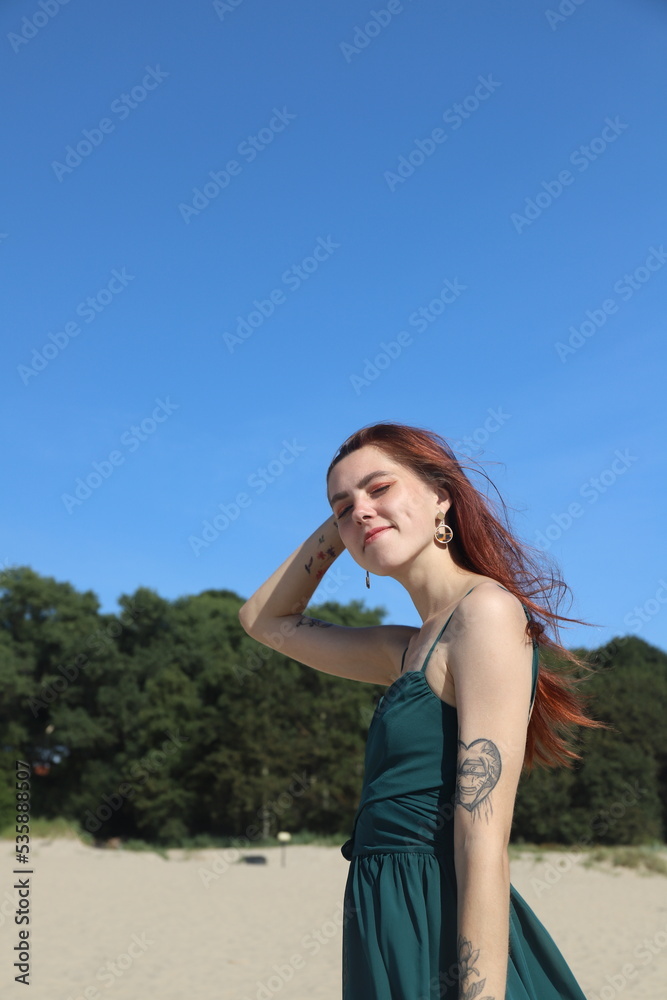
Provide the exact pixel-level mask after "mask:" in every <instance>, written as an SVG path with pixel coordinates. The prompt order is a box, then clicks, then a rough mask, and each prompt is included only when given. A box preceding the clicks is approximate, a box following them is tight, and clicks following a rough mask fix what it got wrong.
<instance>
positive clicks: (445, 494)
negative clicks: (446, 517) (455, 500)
mask: <svg viewBox="0 0 667 1000" xmlns="http://www.w3.org/2000/svg"><path fill="white" fill-rule="evenodd" d="M435 496H436V503H437V505H438V510H441V511H442V512H443V514H446V513H447V511H448V510H449V508H450V507H451V505H452V498H451V495H450V493H449V491H448V490H446V489H444V487H440V486H439V487H438V488H437V490H436V492H435Z"/></svg>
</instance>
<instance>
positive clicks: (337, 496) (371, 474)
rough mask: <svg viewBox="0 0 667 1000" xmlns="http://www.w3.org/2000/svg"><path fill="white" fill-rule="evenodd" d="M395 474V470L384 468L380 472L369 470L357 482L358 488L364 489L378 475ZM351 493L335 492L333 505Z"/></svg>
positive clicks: (331, 502)
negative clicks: (384, 469) (385, 470)
mask: <svg viewBox="0 0 667 1000" xmlns="http://www.w3.org/2000/svg"><path fill="white" fill-rule="evenodd" d="M393 475H394V473H393V472H382V470H380V471H378V472H369V473H368V475H367V476H364V477H363V478H362V479H360V480H359V482H358V483H357V489H358V490H361V489H363V488H364V486H366V485H367V484H368V483H370V481H371V479H375V477H376V476H393ZM349 495H350V494H349V493H345V492H344V491H343V492H342V493H334V495H333V496H332V498H331V500H330V501H329V503H330V504H331V505H332V506H333V505H334V504H335V503H336V501H337V500H344V499H345V497H348V496H349Z"/></svg>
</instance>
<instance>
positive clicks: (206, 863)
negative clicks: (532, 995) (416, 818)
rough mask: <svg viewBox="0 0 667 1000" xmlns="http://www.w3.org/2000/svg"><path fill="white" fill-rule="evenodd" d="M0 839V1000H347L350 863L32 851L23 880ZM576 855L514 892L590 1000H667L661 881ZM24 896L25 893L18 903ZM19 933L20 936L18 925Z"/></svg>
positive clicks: (273, 851) (515, 865)
mask: <svg viewBox="0 0 667 1000" xmlns="http://www.w3.org/2000/svg"><path fill="white" fill-rule="evenodd" d="M12 846H13V845H12V842H11V841H2V842H1V843H0V857H1V858H2V873H3V889H2V893H1V894H0V895H1V897H2V904H1V905H0V928H1V929H0V970H1V971H0V982H1V983H2V996H3V997H5V998H10V997H12V998H13V997H26V996H29V997H31V1000H101V998H107V997H108V998H109V1000H158V998H159V1000H223V998H224V1000H273V998H278V1000H340V994H341V940H342V930H341V925H342V918H343V911H342V899H343V890H344V885H345V879H346V877H347V871H348V868H349V864H348V862H347V861H346V860H345V859H344V858H343V857H342V855H341V854H340V850H339V849H338V848H336V847H314V846H289V847H287V849H286V855H285V856H286V864H285V865H283V864H282V863H281V850H282V849H281V848H280V847H275V848H262V849H258V850H253V851H243V852H241V854H242V855H246V854H252V855H258V854H261V855H263V856H264V857H265V858H266V860H267V863H266V864H249V863H247V862H243V863H230V862H233V861H234V859H235V857H236V856H237V855H238V853H239V852H235V851H232V850H229V851H225V850H213V849H211V850H201V851H195V852H185V851H178V850H173V851H169V852H168V853H169V859H168V860H167V859H165V858H163V857H161V856H159V855H158V854H154V853H152V852H133V851H124V850H109V849H104V850H102V849H98V848H94V847H88V846H86V845H84V844H82V843H81V842H79V841H77V840H72V839H54V840H36V841H34V842H33V845H32V847H33V853H32V864H31V866H30V868H31V871H32V874H31V875H29V876H28V875H26V874H25V873H21V875H18V876H15V875H14V874H13V870H14V868H15V867H16V865H15V862H14V855H13V850H12ZM582 857H583V856H582V855H575V854H572V855H567V854H562V853H560V852H545V854H544V855H543V857H542V859H541V860H535V859H534V858H533V857H531V856H530V855H528V854H526V855H525V856H523V857H521V858H520V859H518V860H515V861H512V864H511V873H512V883H513V885H514V886H515V887H516V889H517V890H518V891H519V893H520V894H521V895H522V896H523V898H524V899H525V900H526V902H527V903H528V904H529V906H530V907H531V908H532V909H533V910H534V911H535V913H536V914H537V916H538V917H539V919H540V920H541V921H542V922H543V923H544V925H545V927H546V928H547V930H548V931H549V933H550V934H551V935H552V937H553V938H554V940H555V941H556V943H557V945H558V947H559V948H560V950H561V951H562V952H563V954H564V955H565V958H566V959H567V961H568V963H569V964H570V966H571V968H572V969H573V971H574V973H575V975H576V977H577V979H578V981H579V983H580V985H581V987H582V989H583V990H584V992H585V994H586V996H587V997H588V998H590V1000H612V998H614V997H621V998H622V1000H664V997H665V995H666V989H667V986H666V984H667V878H665V877H664V876H661V875H657V874H649V875H642V874H639V873H638V872H637V871H635V870H627V869H621V868H616V869H609V870H599V869H596V868H585V867H583V865H582V863H581V860H582ZM28 878H29V879H30V881H29V892H30V894H29V896H28V897H27V898H28V904H29V908H30V909H29V915H30V924H29V929H30V937H29V939H28V941H29V951H30V956H31V958H30V973H29V981H30V988H29V992H28V991H26V989H25V986H24V985H22V984H19V983H16V982H15V981H14V976H15V975H17V974H18V972H17V970H16V969H15V968H14V965H13V963H14V962H15V961H16V960H17V951H14V948H15V947H17V946H18V945H19V930H20V929H21V926H20V925H17V924H16V923H15V922H14V912H15V910H16V906H17V900H18V889H15V888H12V886H13V883H14V881H15V880H16V879H23V880H24V882H25V880H26V879H28ZM24 895H25V893H24ZM22 926H23V927H25V926H26V925H22Z"/></svg>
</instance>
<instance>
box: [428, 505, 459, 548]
mask: <svg viewBox="0 0 667 1000" xmlns="http://www.w3.org/2000/svg"><path fill="white" fill-rule="evenodd" d="M438 518H439V523H438V526H437V528H436V529H435V532H434V535H433V537H434V538H435V540H436V542H443V543H444V544H445V546H446V545H447V543H448V542H451V540H452V538H453V537H454V532H453V531H452V529H451V528H450V527H449V525H448V524H445V515H444V514H443V513H442V511H441V510H439V511H438Z"/></svg>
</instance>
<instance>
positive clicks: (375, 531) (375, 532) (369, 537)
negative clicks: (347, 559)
mask: <svg viewBox="0 0 667 1000" xmlns="http://www.w3.org/2000/svg"><path fill="white" fill-rule="evenodd" d="M390 529H391V525H390V524H385V525H383V527H381V528H373V530H372V531H369V532H368V534H367V535H366V537H365V538H364V548H366V546H367V545H368V543H369V542H372V541H373V539H375V538H376V537H377V536H378V535H380V534H382V532H383V531H389V530H390Z"/></svg>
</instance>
